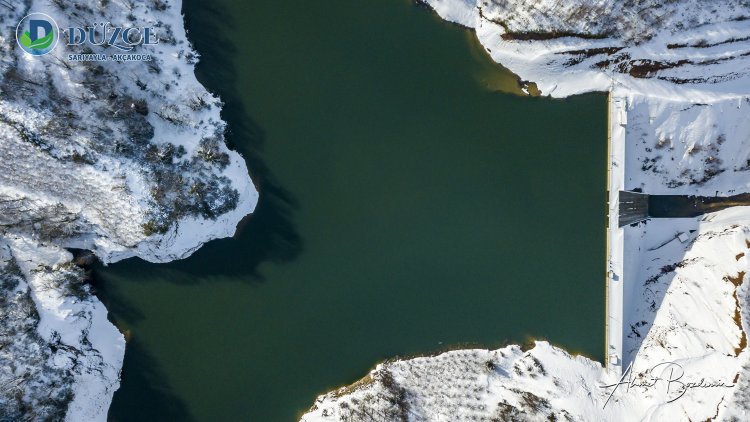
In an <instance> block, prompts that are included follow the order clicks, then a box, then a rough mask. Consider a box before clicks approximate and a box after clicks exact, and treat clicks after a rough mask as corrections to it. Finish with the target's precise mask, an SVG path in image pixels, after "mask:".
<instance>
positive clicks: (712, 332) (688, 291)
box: [302, 0, 750, 422]
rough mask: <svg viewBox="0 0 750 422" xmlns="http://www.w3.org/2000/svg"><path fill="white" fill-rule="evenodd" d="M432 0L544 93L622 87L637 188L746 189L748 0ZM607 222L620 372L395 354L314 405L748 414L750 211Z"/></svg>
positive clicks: (506, 359) (698, 416)
mask: <svg viewBox="0 0 750 422" xmlns="http://www.w3.org/2000/svg"><path fill="white" fill-rule="evenodd" d="M424 3H426V4H428V5H429V6H431V7H432V8H434V9H435V11H437V13H438V14H439V15H440V16H442V17H443V18H445V19H447V20H450V21H452V22H456V23H459V24H461V25H464V26H467V27H469V28H472V29H474V30H475V31H476V34H477V37H478V39H479V41H480V42H481V43H482V44H483V45H484V46H485V48H486V49H487V51H488V53H489V54H490V55H491V56H492V57H493V59H495V60H496V61H498V62H500V63H502V64H503V65H504V66H505V67H507V68H509V69H510V70H512V71H514V72H515V73H517V74H518V75H519V77H520V78H521V79H522V80H523V81H531V82H534V83H536V84H537V86H538V88H539V89H541V91H542V94H546V95H551V96H555V97H564V96H568V95H572V94H577V93H582V92H587V91H605V90H606V91H610V92H611V93H612V95H613V96H614V97H615V98H616V99H617V101H618V104H621V105H622V106H621V107H624V108H623V109H622V111H620V107H615V108H612V110H616V111H612V113H613V116H611V120H612V122H619V123H617V124H616V127H617V131H618V136H619V135H622V136H623V139H624V147H623V151H620V153H619V154H621V155H618V156H617V157H614V156H613V157H610V159H612V160H614V161H613V162H612V163H611V164H610V165H611V166H614V167H616V168H617V170H618V174H621V176H618V177H621V179H620V180H618V183H620V184H621V186H622V187H624V188H625V189H629V190H633V189H640V190H642V191H643V192H645V193H652V194H681V195H686V194H690V195H705V196H712V195H716V194H720V195H730V194H734V193H741V192H750V136H749V134H750V126H748V121H750V98H749V97H748V95H749V94H750V61H749V60H750V20H749V17H750V2H748V1H729V0H719V1H702V0H674V1H663V0H662V1H659V0H643V1H638V2H636V1H607V0H599V1H587V0H570V1H561V0H534V1H531V0H487V1H485V0H480V1H471V0H426V1H424ZM615 112H616V113H622V114H621V115H617V116H615V115H614V113H615ZM620 123H621V124H620ZM623 131H624V133H623ZM602 142H605V140H604V139H602ZM615 198H616V196H615ZM610 210H611V211H613V212H617V206H616V204H615V205H614V206H611V207H610ZM614 221H617V218H616V215H615V219H614ZM612 230H613V231H617V232H618V233H620V234H621V236H620V237H619V238H618V239H620V240H622V242H621V246H622V256H623V259H622V262H621V266H620V267H619V269H618V272H620V271H621V273H620V274H618V275H619V278H618V279H617V280H618V281H616V282H618V283H622V288H621V289H620V291H621V295H622V299H621V301H620V303H621V305H622V308H621V309H620V312H621V315H619V317H618V318H617V320H618V321H621V322H622V323H621V327H614V330H617V329H621V333H622V344H621V347H622V354H621V356H618V357H620V358H621V359H620V360H619V362H617V364H621V365H622V366H621V367H619V368H617V370H609V371H608V370H607V368H603V367H602V365H601V364H600V363H598V362H594V361H592V360H590V359H588V358H585V357H581V356H571V355H569V354H568V353H566V352H565V351H564V350H562V349H561V348H559V347H555V346H552V345H550V344H548V343H546V342H537V343H536V345H535V346H534V347H532V348H531V349H530V350H522V349H521V348H520V347H518V346H508V347H505V348H503V349H499V350H494V351H490V350H456V351H452V352H447V353H443V354H440V355H437V356H431V357H423V358H416V359H409V360H394V361H389V362H387V363H383V364H380V365H378V366H377V367H376V368H375V369H374V370H373V371H372V372H371V373H370V374H369V375H367V376H366V377H365V378H363V379H362V380H360V381H359V382H357V383H355V384H353V385H351V386H347V387H343V388H341V389H339V390H336V391H333V392H330V393H327V394H324V395H322V396H320V397H319V398H318V399H317V401H316V402H315V404H314V405H313V407H312V408H311V409H310V410H309V412H308V413H307V414H305V415H304V416H303V417H302V421H304V422H314V421H315V422H317V421H371V420H385V421H548V420H562V421H592V422H593V421H644V420H646V421H691V420H692V421H697V420H700V421H714V420H728V421H746V420H750V405H748V398H750V354H749V352H748V350H747V341H748V339H747V332H748V328H749V327H750V325H749V324H748V321H750V320H748V318H750V301H749V300H748V299H750V293H748V287H747V283H746V281H747V278H748V274H749V273H750V269H749V268H748V262H749V261H748V255H749V254H750V209H748V208H747V207H738V208H732V209H727V210H724V211H721V212H717V213H712V214H708V215H705V216H702V217H699V218H689V219H660V220H650V221H648V222H647V223H642V224H640V225H634V226H628V227H624V228H623V229H617V228H616V227H614V228H612ZM680 234H682V236H679V237H678V235H680ZM602 281H603V282H604V280H602ZM612 282H613V281H610V283H612ZM611 320H612V319H611ZM602 325H603V327H602V329H604V324H602ZM610 364H612V362H610ZM620 369H622V371H623V374H622V378H620Z"/></svg>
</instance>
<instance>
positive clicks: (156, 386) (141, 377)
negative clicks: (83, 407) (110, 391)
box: [108, 340, 195, 422]
mask: <svg viewBox="0 0 750 422" xmlns="http://www.w3.org/2000/svg"><path fill="white" fill-rule="evenodd" d="M133 403H138V404H139V405H138V406H133V405H132V404H133ZM123 415H127V416H125V417H124V418H123ZM108 419H109V420H110V421H111V422H123V421H186V422H190V421H194V420H195V419H194V418H193V417H192V416H191V415H190V413H189V411H188V409H187V405H186V403H185V402H184V401H183V400H181V399H180V398H179V397H177V396H176V395H174V394H173V393H172V389H171V387H170V386H169V385H168V384H167V382H166V379H165V376H164V374H163V372H162V371H161V370H160V369H159V364H158V363H157V362H156V360H155V359H154V358H152V357H151V355H149V353H148V352H147V351H146V349H145V347H143V346H142V345H141V344H140V343H139V342H138V341H137V340H131V341H129V342H128V353H126V354H125V362H124V364H123V367H122V382H121V387H120V389H119V390H117V394H115V396H114V399H113V400H112V405H111V406H110V408H109V417H108Z"/></svg>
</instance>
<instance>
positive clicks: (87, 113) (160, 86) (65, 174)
mask: <svg viewBox="0 0 750 422" xmlns="http://www.w3.org/2000/svg"><path fill="white" fill-rule="evenodd" d="M31 12H42V13H46V14H47V15H50V16H53V17H54V19H55V20H56V22H57V24H58V25H59V27H61V28H65V27H67V26H70V25H83V24H92V23H98V22H111V23H112V24H113V25H126V26H138V27H153V28H154V30H155V33H156V35H157V36H158V38H159V43H158V45H152V46H138V47H136V49H135V50H134V51H132V52H131V53H138V54H150V55H151V56H152V57H153V60H152V61H150V62H114V61H106V62H75V61H70V60H68V59H67V54H69V53H84V52H92V53H106V52H107V51H104V48H105V47H94V48H101V49H102V51H86V50H85V48H89V47H83V46H82V47H79V49H78V50H74V49H75V48H76V47H68V46H65V45H63V44H64V43H62V42H61V43H60V45H58V46H57V48H56V49H55V50H54V51H53V52H52V53H50V54H48V55H45V56H40V57H33V56H30V55H27V54H26V53H24V52H23V51H21V50H20V48H19V47H18V45H17V43H16V40H15V29H16V25H17V24H18V22H19V21H20V20H21V18H22V17H23V16H25V15H26V14H28V13H31ZM0 27H2V28H3V30H2V31H1V32H0V154H1V155H2V156H3V159H2V160H0V269H2V271H0V284H2V285H3V286H2V287H3V288H2V289H0V304H1V305H2V306H1V307H0V316H1V317H3V324H2V325H3V329H4V330H5V331H3V332H0V342H2V343H1V344H2V347H0V384H2V385H3V388H2V391H0V419H2V420H6V419H9V420H19V419H23V420H60V419H61V415H63V416H65V417H66V418H67V420H71V421H95V420H105V419H106V414H107V410H108V407H109V403H110V401H111V398H112V394H113V393H114V391H115V390H116V389H117V388H118V386H119V373H120V368H121V366H122V359H123V353H124V348H125V341H124V338H123V336H122V335H121V334H120V333H119V332H118V331H117V329H116V328H115V327H114V326H113V325H112V324H111V323H110V322H109V321H108V320H107V311H106V309H105V308H104V306H103V305H102V304H101V303H100V302H99V301H98V300H97V299H96V298H95V297H94V296H93V295H92V294H91V292H90V290H89V287H87V285H86V283H85V280H84V273H83V271H82V270H80V269H79V268H78V267H76V266H75V265H73V264H72V263H71V260H72V255H71V254H70V253H68V252H67V251H66V250H65V249H64V248H81V249H88V250H91V251H93V252H94V253H95V254H96V256H98V257H99V258H100V259H101V260H102V261H103V262H105V263H108V262H114V261H117V260H121V259H124V258H128V257H134V256H137V257H140V258H143V259H145V260H148V261H152V262H166V261H171V260H174V259H181V258H184V257H186V256H188V255H189V254H191V253H192V252H193V251H195V250H196V249H198V248H199V247H200V246H201V245H202V244H203V243H205V242H207V241H209V240H211V239H215V238H220V237H227V236H231V235H232V234H233V233H234V231H235V229H236V226H237V223H238V222H239V221H240V219H242V218H243V217H244V216H245V215H247V214H249V213H251V212H252V211H253V210H254V208H255V204H256V202H257V199H258V193H257V191H256V190H255V187H254V186H253V183H252V181H251V180H250V177H249V175H248V169H247V167H246V165H245V161H244V160H243V159H242V157H241V156H240V155H239V154H237V153H236V152H234V151H230V150H228V149H227V147H226V146H225V145H224V129H225V123H224V122H223V121H222V120H221V117H220V110H221V102H220V100H219V99H218V98H216V97H215V96H213V95H212V94H210V93H208V92H207V91H206V90H205V88H204V87H203V86H201V85H200V84H199V83H198V81H197V80H196V78H195V75H194V72H193V68H194V64H195V63H196V61H197V59H198V56H197V53H195V52H194V51H193V50H192V48H191V46H190V45H189V43H188V41H187V38H186V34H185V29H184V25H183V20H182V15H181V2H180V1H179V0H176V1H173V0H169V1H167V0H153V1H144V2H133V1H98V0H76V1H47V0H27V1H25V2H24V1H22V2H15V3H14V4H13V5H10V4H3V5H2V7H0ZM108 53H121V52H120V51H108Z"/></svg>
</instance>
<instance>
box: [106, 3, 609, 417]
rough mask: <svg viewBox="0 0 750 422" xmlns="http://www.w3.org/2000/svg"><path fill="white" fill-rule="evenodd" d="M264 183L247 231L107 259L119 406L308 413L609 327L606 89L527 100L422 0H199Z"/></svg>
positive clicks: (234, 112) (154, 413)
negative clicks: (393, 376)
mask: <svg viewBox="0 0 750 422" xmlns="http://www.w3.org/2000/svg"><path fill="white" fill-rule="evenodd" d="M184 13H185V15H186V18H187V22H188V28H189V36H190V38H191V39H192V41H193V42H194V44H195V46H196V48H197V49H198V50H199V51H200V53H201V54H202V57H203V58H202V62H201V64H200V66H199V68H198V76H199V79H200V80H201V81H202V82H203V83H204V84H205V85H206V86H207V87H208V89H209V90H211V91H213V92H215V93H217V94H219V95H220V96H221V97H222V99H223V100H224V101H225V102H226V107H225V111H224V118H225V119H226V120H227V121H228V122H229V124H230V126H231V133H230V135H229V141H230V143H231V146H232V147H233V148H235V149H237V150H239V151H241V152H242V154H243V155H244V156H245V157H246V158H247V160H248V165H249V167H250V168H251V172H252V173H253V177H254V179H255V180H256V182H257V184H258V187H259V189H260V190H261V202H260V205H259V208H258V210H257V212H256V213H255V214H254V215H253V216H252V217H251V218H249V219H246V220H245V221H244V222H243V223H242V225H241V227H240V230H239V233H238V234H237V236H236V237H235V238H234V239H225V240H219V241H214V242H212V243H210V244H208V245H206V246H205V247H204V248H202V249H201V250H199V251H198V252H197V253H195V255H193V256H192V257H191V258H189V259H187V260H184V261H181V262H173V263H170V264H163V265H154V264H148V263H145V262H142V261H140V260H127V261H125V262H121V263H118V264H115V265H111V266H109V267H107V268H97V269H96V270H95V276H96V280H97V282H96V288H97V290H98V292H99V296H100V297H101V299H102V300H103V301H104V303H105V304H106V305H107V306H108V307H109V309H110V311H111V318H112V320H113V321H115V322H116V323H117V325H118V326H119V327H120V328H121V329H123V330H127V334H128V338H129V342H128V349H127V352H126V356H125V365H124V368H123V376H122V387H121V388H120V390H119V391H118V392H117V393H116V394H115V397H114V401H113V403H112V408H111V412H110V416H111V419H112V420H114V421H144V420H163V421H167V420H170V421H171V420H198V421H259V422H274V421H294V420H296V418H298V416H299V415H300V414H301V412H303V411H304V410H306V409H307V408H308V407H309V406H310V405H312V403H313V401H314V399H315V397H316V396H317V395H318V394H320V393H323V392H325V391H327V390H329V389H332V388H334V387H337V386H340V385H343V384H348V383H351V382H353V381H355V380H357V379H358V378H360V377H362V376H363V375H365V374H366V373H367V371H368V370H370V369H371V368H372V367H373V366H374V365H375V364H376V363H377V362H379V361H381V360H383V359H386V358H390V357H394V356H399V355H400V356H404V355H413V354H425V353H431V352H435V351H439V350H444V349H446V348H448V347H454V346H456V345H466V344H470V345H474V346H478V347H497V346H500V345H502V344H504V343H505V342H524V341H526V340H528V339H529V338H532V337H533V338H546V339H548V340H550V341H552V342H554V343H556V344H560V345H562V346H565V347H567V348H569V349H570V350H572V351H574V352H580V353H584V354H586V355H588V356H591V357H593V358H595V359H599V360H601V359H602V357H603V343H604V316H603V314H604V234H605V232H604V225H605V207H606V206H605V178H606V167H605V161H606V158H605V155H606V152H605V151H606V98H605V96H604V95H586V96H581V97H575V98H571V99H567V100H551V99H547V98H523V97H520V96H516V95H510V94H503V93H499V92H497V90H499V89H506V90H507V89H513V87H514V84H515V80H514V79H513V77H512V76H511V75H509V74H508V73H506V72H505V71H503V70H502V69H501V68H500V67H499V66H497V65H495V64H494V63H492V62H491V61H490V60H489V59H488V58H487V57H486V56H485V55H484V54H483V52H482V50H481V48H478V47H477V45H476V44H475V43H474V42H473V39H472V35H471V34H470V33H469V32H468V31H466V30H465V29H463V28H460V27H458V26H455V25H451V24H448V23H444V22H442V21H440V20H439V19H438V18H437V17H435V16H434V15H433V14H432V12H430V11H428V10H425V9H422V8H419V7H417V6H415V5H414V4H413V3H411V2H409V1H406V0H368V1H354V0H327V1H324V2H311V1H303V0H290V1H286V2H278V1H275V0H253V1H239V0H213V1H211V2H205V1H202V0H186V1H185V2H184Z"/></svg>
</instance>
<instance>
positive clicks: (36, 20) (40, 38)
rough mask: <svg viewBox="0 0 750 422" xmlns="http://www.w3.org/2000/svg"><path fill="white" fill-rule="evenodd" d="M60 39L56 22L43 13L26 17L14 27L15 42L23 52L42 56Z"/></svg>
mask: <svg viewBox="0 0 750 422" xmlns="http://www.w3.org/2000/svg"><path fill="white" fill-rule="evenodd" d="M59 39H60V29H59V28H58V27H57V22H55V20H54V19H52V18H51V17H49V16H48V15H45V14H44V13H32V14H30V15H27V16H26V17H24V18H23V19H21V22H19V23H18V26H17V27H16V40H17V41H18V45H19V46H21V49H23V51H25V52H27V53H29V54H31V55H33V56H43V55H45V54H47V53H49V52H50V51H52V50H53V49H54V48H55V46H56V45H57V41H59Z"/></svg>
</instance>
